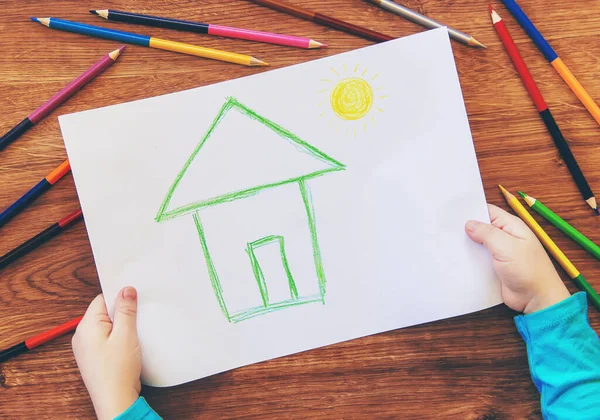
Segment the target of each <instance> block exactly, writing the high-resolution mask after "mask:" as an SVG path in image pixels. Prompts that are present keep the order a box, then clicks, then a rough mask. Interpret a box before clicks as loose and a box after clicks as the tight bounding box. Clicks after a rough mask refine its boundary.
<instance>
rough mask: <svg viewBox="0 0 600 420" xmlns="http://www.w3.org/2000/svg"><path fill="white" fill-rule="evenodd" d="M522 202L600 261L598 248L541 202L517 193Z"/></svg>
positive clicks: (599, 249) (599, 248)
mask: <svg viewBox="0 0 600 420" xmlns="http://www.w3.org/2000/svg"><path fill="white" fill-rule="evenodd" d="M519 194H520V195H521V197H523V200H525V202H526V203H527V204H528V205H529V207H531V208H532V209H533V210H535V211H536V212H537V213H538V214H539V215H540V216H542V217H543V218H544V219H546V220H547V221H549V222H550V223H552V224H553V225H554V226H555V227H556V228H558V229H559V230H560V231H561V232H562V233H564V234H565V235H567V236H568V237H569V238H571V239H573V240H574V241H575V242H577V244H578V245H579V246H581V247H582V248H583V249H585V250H586V251H587V252H589V253H590V254H592V255H593V256H594V257H595V258H596V259H597V260H600V247H599V246H598V245H596V244H595V243H593V242H592V241H590V240H589V239H588V238H587V237H586V236H585V235H584V234H583V233H581V232H579V231H578V230H577V229H575V228H574V227H573V226H571V225H570V224H569V223H567V222H566V221H565V220H564V219H563V218H561V217H560V216H559V215H557V214H556V213H554V212H553V211H552V210H550V209H549V208H548V207H546V206H545V205H544V204H543V203H542V202H541V201H539V200H538V199H536V198H533V197H531V196H529V195H527V194H525V193H522V192H521V191H519Z"/></svg>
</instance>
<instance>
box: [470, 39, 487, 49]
mask: <svg viewBox="0 0 600 420" xmlns="http://www.w3.org/2000/svg"><path fill="white" fill-rule="evenodd" d="M469 45H470V46H471V47H477V48H487V47H486V46H485V45H484V44H482V43H481V42H479V41H477V40H476V39H475V38H473V37H471V38H469Z"/></svg>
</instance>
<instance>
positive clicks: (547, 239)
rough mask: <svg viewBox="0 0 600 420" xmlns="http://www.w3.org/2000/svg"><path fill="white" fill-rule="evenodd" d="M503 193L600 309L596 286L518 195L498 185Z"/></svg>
mask: <svg viewBox="0 0 600 420" xmlns="http://www.w3.org/2000/svg"><path fill="white" fill-rule="evenodd" d="M498 187H500V191H502V195H504V198H505V199H506V202H507V203H508V205H509V206H510V207H511V208H512V209H513V210H514V211H515V213H517V215H518V216H519V217H520V218H521V219H522V220H523V221H524V222H525V223H526V224H527V226H529V228H530V229H531V230H532V231H533V233H535V236H537V237H538V239H539V240H540V242H541V243H542V245H544V247H545V248H546V249H547V250H548V252H549V253H550V254H551V255H552V256H553V257H554V259H555V260H556V261H557V262H558V263H559V264H560V266H561V267H562V268H563V269H564V270H565V271H566V272H567V274H568V275H569V277H570V278H571V280H573V282H574V283H575V284H576V285H577V287H579V289H581V290H583V291H585V292H586V293H587V295H588V298H589V299H590V301H591V302H592V305H594V307H595V308H596V309H597V310H599V311H600V296H599V295H598V293H596V291H595V290H594V288H593V287H592V286H591V285H590V284H589V283H588V282H587V280H586V279H585V278H584V277H583V275H582V274H581V273H580V272H579V270H577V268H575V266H574V265H573V263H572V262H571V261H569V259H568V258H567V256H566V255H565V254H564V253H563V252H562V251H561V250H560V248H559V247H558V246H557V245H556V244H555V243H554V241H553V240H552V239H550V237H549V236H548V234H547V233H546V232H545V231H544V229H542V227H541V226H540V225H539V224H538V222H536V221H535V219H534V218H533V216H532V215H531V214H529V212H528V211H527V209H526V208H525V207H524V206H523V205H522V204H521V203H520V202H519V200H518V199H517V197H515V196H514V195H512V194H511V193H509V192H508V191H506V189H505V188H504V187H503V186H502V185H498Z"/></svg>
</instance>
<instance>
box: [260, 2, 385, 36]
mask: <svg viewBox="0 0 600 420" xmlns="http://www.w3.org/2000/svg"><path fill="white" fill-rule="evenodd" d="M251 1H253V2H254V3H256V4H259V5H261V6H266V7H269V8H271V9H274V10H278V11H280V12H283V13H287V14H290V15H292V16H296V17H297V18H300V19H304V20H309V21H311V22H314V23H317V24H319V25H324V26H328V27H330V28H333V29H337V30H340V31H343V32H346V33H349V34H352V35H357V36H360V37H363V38H365V39H368V40H371V41H375V42H385V41H391V40H392V39H394V37H391V36H389V35H385V34H382V33H379V32H375V31H372V30H370V29H367V28H363V27H361V26H357V25H353V24H351V23H348V22H345V21H343V20H340V19H336V18H333V17H331V16H325V15H323V14H321V13H318V12H313V11H312V10H307V9H304V8H301V7H300V6H296V5H292V4H289V3H284V2H282V1H280V0H251Z"/></svg>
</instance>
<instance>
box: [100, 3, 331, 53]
mask: <svg viewBox="0 0 600 420" xmlns="http://www.w3.org/2000/svg"><path fill="white" fill-rule="evenodd" d="M90 13H92V14H94V15H97V16H100V17H102V18H104V19H108V20H114V21H117V22H126V23H135V24H138V25H146V26H155V27H159V28H168V29H178V30H181V31H189V32H196V33H199V34H209V35H216V36H224V37H228V38H236V39H245V40H248V41H258V42H265V43H268V44H277V45H286V46H288V47H297V48H306V49H313V48H323V47H326V46H327V45H326V44H322V43H320V42H317V41H315V40H312V39H310V38H303V37H299V36H291V35H281V34H274V33H271V32H260V31H253V30H250V29H240V28H232V27H229V26H220V25H211V24H208V23H199V22H189V21H187V20H178V19H170V18H164V17H158V16H148V15H141V14H138V13H129V12H121V11H118V10H90Z"/></svg>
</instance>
